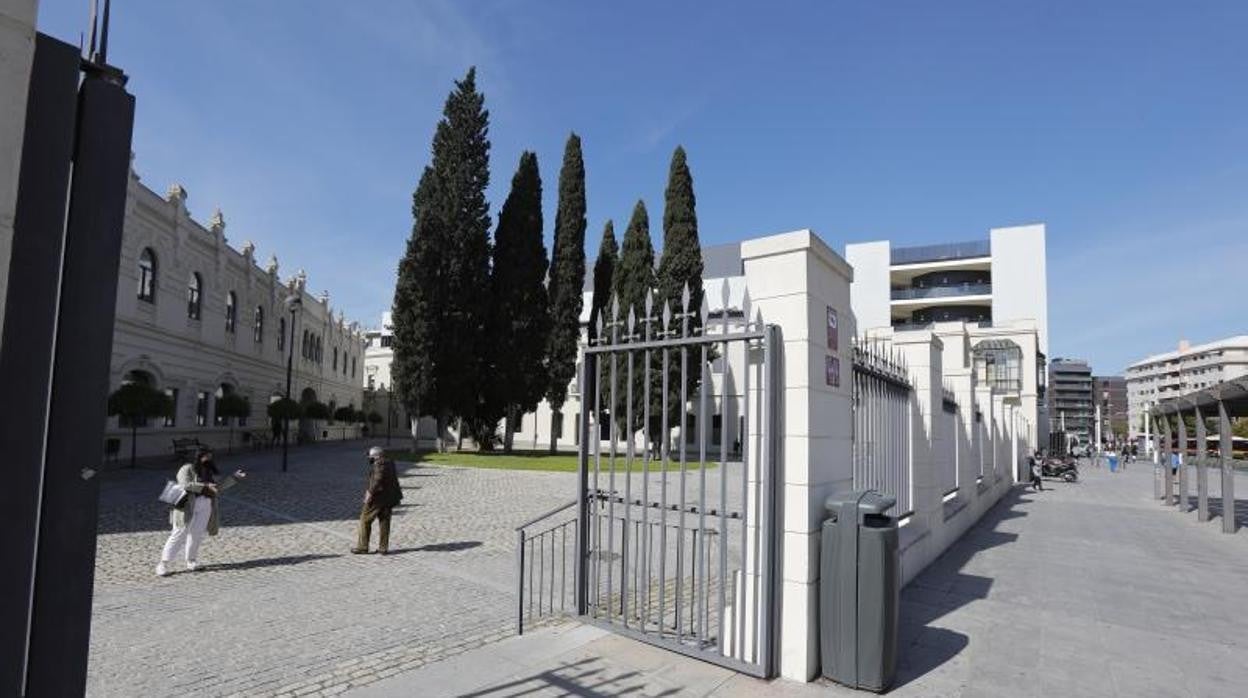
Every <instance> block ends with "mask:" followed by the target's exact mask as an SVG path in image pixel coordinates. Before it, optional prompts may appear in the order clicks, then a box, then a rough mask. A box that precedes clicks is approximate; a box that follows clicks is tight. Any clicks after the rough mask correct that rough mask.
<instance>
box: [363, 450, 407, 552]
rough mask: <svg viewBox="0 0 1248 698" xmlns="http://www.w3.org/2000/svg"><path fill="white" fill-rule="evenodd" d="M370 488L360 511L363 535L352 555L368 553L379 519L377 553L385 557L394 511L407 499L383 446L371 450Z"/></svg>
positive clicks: (365, 493)
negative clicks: (392, 510) (370, 540)
mask: <svg viewBox="0 0 1248 698" xmlns="http://www.w3.org/2000/svg"><path fill="white" fill-rule="evenodd" d="M368 462H369V463H370V464H371V467H370V468H369V470H368V487H366V488H365V490H364V508H363V509H361V510H360V535H359V540H358V541H357V542H356V544H355V547H354V548H351V552H353V553H355V554H357V555H362V554H364V553H367V552H368V543H369V539H371V538H372V532H373V520H374V519H376V520H377V528H378V531H377V552H379V553H381V554H382V555H385V554H386V553H388V552H390V510H391V509H393V508H394V507H395V506H397V505H398V503H399V502H400V501H402V499H403V490H402V489H401V488H400V487H399V476H398V474H397V473H395V470H394V461H392V460H390V459H389V458H386V454H385V451H383V450H382V449H381V447H379V446H373V447H372V448H370V449H369V450H368Z"/></svg>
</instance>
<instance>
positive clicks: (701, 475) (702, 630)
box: [696, 320, 710, 648]
mask: <svg viewBox="0 0 1248 698" xmlns="http://www.w3.org/2000/svg"><path fill="white" fill-rule="evenodd" d="M702 327H703V328H705V327H706V323H705V320H704V321H703V323H702ZM703 331H704V332H705V329H704V330H703ZM701 351H702V360H701V362H700V363H699V364H698V371H699V372H701V374H702V380H701V381H700V386H701V387H700V389H699V390H698V531H699V532H701V531H705V530H706V441H707V438H706V437H707V433H706V413H707V391H708V389H710V386H708V385H707V382H708V381H707V379H708V378H709V376H708V375H707V374H708V371H707V370H706V344H702V345H701ZM702 547H703V548H705V547H706V539H705V537H704V538H703V539H702ZM697 564H698V566H699V567H698V576H699V577H701V579H702V583H703V584H705V583H706V555H705V553H704V554H703V555H700V556H698V558H697ZM702 607H703V604H701V603H699V604H697V606H696V612H697V615H698V647H699V648H701V647H702V644H703V643H704V642H705V641H706V625H707V618H706V617H705V615H704V614H703V613H702V612H701V611H702Z"/></svg>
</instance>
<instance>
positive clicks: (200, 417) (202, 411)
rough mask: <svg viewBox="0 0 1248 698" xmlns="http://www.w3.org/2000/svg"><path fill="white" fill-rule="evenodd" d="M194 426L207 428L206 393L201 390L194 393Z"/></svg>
mask: <svg viewBox="0 0 1248 698" xmlns="http://www.w3.org/2000/svg"><path fill="white" fill-rule="evenodd" d="M195 426H197V427H206V426H208V393H207V392H205V391H203V390H200V391H198V392H196V393H195Z"/></svg>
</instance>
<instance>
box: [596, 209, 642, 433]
mask: <svg viewBox="0 0 1248 698" xmlns="http://www.w3.org/2000/svg"><path fill="white" fill-rule="evenodd" d="M612 286H613V288H612V290H613V291H614V295H615V298H616V300H618V302H619V318H618V322H619V323H620V324H619V325H618V326H615V327H609V328H608V330H607V333H608V336H614V337H616V338H617V339H618V340H619V341H621V342H624V341H631V338H630V337H629V336H628V335H629V326H628V316H629V311H630V309H631V311H632V313H633V318H634V325H633V331H634V332H637V333H639V332H641V320H642V319H643V318H644V317H645V314H646V296H648V295H650V294H651V293H652V292H653V289H654V245H653V244H652V243H651V242H650V215H649V214H648V213H646V204H645V202H643V201H640V200H639V201H638V202H637V205H636V206H634V207H633V216H632V219H631V220H629V222H628V230H626V231H625V232H624V243H623V245H622V246H621V247H620V261H619V264H617V265H616V266H615V273H614V275H613V278H612ZM612 311H613V309H612V308H608V309H607V313H608V317H609V318H611V314H612ZM613 332H614V335H613V334H612V333H613ZM615 362H616V380H615V384H614V385H615V390H614V395H613V396H611V399H610V402H611V404H610V409H611V413H612V418H613V419H614V420H615V423H616V424H617V425H618V426H619V427H620V428H621V429H622V430H624V431H625V432H626V433H632V432H634V431H636V430H637V429H640V428H641V425H642V422H643V418H644V412H643V409H644V406H645V403H644V400H645V393H644V392H643V390H644V387H645V366H644V363H643V362H644V356H643V354H642V353H641V352H636V353H635V355H634V356H633V380H632V407H633V415H632V417H633V418H632V420H631V421H628V420H627V417H628V414H627V411H626V410H627V407H628V405H629V400H628V386H629V382H628V365H627V362H628V358H627V355H626V354H619V355H618V356H616V359H615ZM608 370H609V368H604V375H606V373H605V372H606V371H608ZM607 380H610V378H608V379H607Z"/></svg>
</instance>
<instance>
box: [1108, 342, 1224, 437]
mask: <svg viewBox="0 0 1248 698" xmlns="http://www.w3.org/2000/svg"><path fill="white" fill-rule="evenodd" d="M1245 375H1248V335H1237V336H1235V337H1227V338H1226V339H1220V340H1217V341H1215V342H1209V343H1207V344H1198V345H1195V346H1192V345H1191V344H1190V343H1188V342H1187V340H1182V341H1180V342H1179V346H1178V349H1176V350H1175V351H1169V352H1165V353H1162V354H1155V355H1153V356H1149V357H1147V358H1145V359H1141V360H1139V361H1137V362H1135V363H1133V364H1131V365H1130V366H1128V367H1127V370H1126V373H1125V378H1126V381H1127V418H1128V421H1129V423H1130V428H1129V430H1130V436H1131V438H1135V437H1136V436H1138V435H1141V434H1144V433H1146V430H1145V426H1144V415H1145V414H1146V413H1147V411H1148V408H1149V406H1150V405H1153V404H1155V403H1157V402H1159V401H1161V400H1167V399H1170V398H1175V397H1178V396H1179V395H1183V394H1185V393H1190V392H1193V391H1196V390H1200V389H1202V388H1208V387H1209V386H1211V385H1216V384H1217V383H1221V382H1223V381H1228V380H1232V379H1235V378H1240V377H1243V376H1245Z"/></svg>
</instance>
